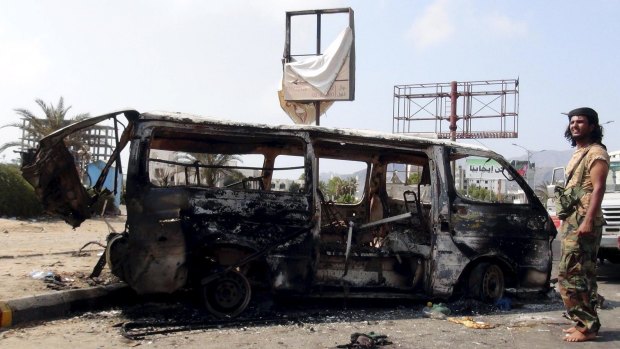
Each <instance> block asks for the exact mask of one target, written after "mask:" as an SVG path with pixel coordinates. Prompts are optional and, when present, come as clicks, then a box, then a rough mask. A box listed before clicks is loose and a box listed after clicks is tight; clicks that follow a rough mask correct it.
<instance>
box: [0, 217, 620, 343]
mask: <svg viewBox="0 0 620 349" xmlns="http://www.w3.org/2000/svg"><path fill="white" fill-rule="evenodd" d="M124 218H125V217H123V216H120V217H111V218H107V219H105V220H104V219H102V218H97V219H94V220H90V221H86V222H84V223H83V225H82V226H81V227H79V228H78V229H76V230H72V229H71V227H69V226H68V225H67V224H65V223H64V222H62V221H57V220H29V221H20V220H15V219H0V246H1V247H0V300H9V299H15V298H20V297H25V296H30V295H38V294H43V293H48V292H56V290H58V289H68V288H81V287H87V286H89V285H93V284H107V283H110V282H114V281H115V280H114V278H112V277H111V275H110V274H109V272H108V270H107V268H106V269H104V272H103V274H102V276H101V277H100V278H99V279H97V280H95V281H92V280H89V279H88V277H87V276H88V275H89V274H90V272H91V271H92V268H93V266H94V265H95V263H96V262H97V260H98V258H99V255H100V253H101V252H102V251H103V248H102V247H100V246H99V245H97V244H91V245H89V246H87V247H86V248H85V251H86V252H85V253H81V254H77V253H76V252H77V251H79V250H80V248H82V247H83V246H84V245H86V244H87V243H89V242H98V243H101V244H104V243H105V238H106V236H107V235H108V233H109V232H110V231H111V230H112V229H113V230H114V231H122V229H123V226H124ZM618 269H620V268H617V266H609V265H606V266H602V268H601V269H599V270H600V272H599V275H601V270H602V273H603V276H602V277H601V278H600V279H601V281H600V283H599V289H600V291H601V293H602V294H603V295H605V297H606V298H607V306H606V308H605V309H602V310H601V311H600V317H601V320H602V322H603V329H602V331H601V333H600V334H599V338H598V339H597V341H595V342H591V343H587V344H586V346H587V347H588V348H618V347H620V284H619V280H620V277H619V276H620V275H618V274H620V273H619V272H618ZM46 273H47V274H48V275H50V276H48V278H47V279H45V278H37V277H39V276H41V275H45V274H46ZM188 304H190V305H191V304H192V303H191V302H186V300H184V299H183V296H181V298H176V299H172V300H171V301H168V302H160V301H157V302H155V301H154V300H152V299H143V300H142V301H140V302H139V303H136V304H130V305H126V306H122V307H119V306H114V307H110V308H109V309H104V310H100V311H93V312H87V313H82V314H75V315H74V316H72V317H70V318H66V319H59V320H54V321H47V322H42V323H37V324H29V325H28V326H20V327H16V328H11V329H8V330H3V331H0V347H1V348H3V349H5V348H26V349H30V348H56V347H68V346H75V347H79V348H110V347H120V348H123V347H138V346H148V347H150V348H171V347H172V348H205V347H206V348H226V349H231V348H335V347H337V346H338V345H344V344H348V343H350V336H351V334H353V333H356V332H360V333H370V332H375V333H376V334H385V335H387V336H388V337H387V339H388V340H389V341H390V342H391V343H392V344H389V345H387V346H384V347H382V348H439V347H454V348H496V347H506V348H528V349H531V348H549V347H553V348H557V347H560V348H563V347H566V348H568V347H575V346H576V345H574V344H572V345H571V344H568V343H565V342H562V333H561V329H562V328H564V327H567V326H568V325H569V322H568V321H567V320H565V319H564V318H563V317H562V312H563V307H562V304H561V301H560V299H559V298H557V297H556V296H554V295H553V292H552V293H551V297H544V298H543V299H535V300H525V301H524V300H514V301H513V303H512V309H511V310H504V311H500V310H497V309H495V308H491V307H483V306H480V305H477V304H473V303H467V302H465V301H457V302H453V303H449V304H448V306H449V307H450V308H451V309H453V310H455V311H458V312H459V313H458V314H457V316H459V317H460V316H465V315H467V316H471V317H472V318H473V319H474V320H475V321H478V322H484V323H485V324H489V325H492V327H493V328H490V329H474V328H470V327H466V326H465V325H463V324H458V323H454V322H450V321H447V320H437V319H429V318H426V317H424V316H423V312H422V308H423V306H424V304H423V303H405V302H390V303H387V304H385V303H378V302H375V301H372V300H368V301H364V302H358V303H355V304H352V303H349V304H347V306H345V305H344V303H343V302H338V301H336V302H330V303H324V302H312V305H307V304H306V303H305V302H292V303H283V304H279V305H277V306H275V307H273V308H270V310H269V311H267V312H266V314H267V315H268V316H273V317H274V318H276V319H280V320H283V321H282V322H281V323H279V324H271V325H251V324H232V325H220V326H215V328H214V329H207V330H205V329H195V330H193V331H188V330H187V328H185V331H173V332H170V333H165V334H156V335H147V336H145V337H144V338H142V339H137V340H136V339H128V338H126V337H124V336H122V335H121V325H122V324H124V323H128V322H134V323H135V322H141V321H147V322H151V323H152V322H154V321H167V320H175V321H177V322H178V321H190V322H194V321H196V320H201V321H202V322H201V323H202V324H205V323H206V324H209V321H210V320H209V318H208V317H205V315H204V314H203V313H202V312H201V310H199V309H192V308H191V307H188ZM257 314H258V312H257ZM267 315H266V316H267ZM205 319H206V320H205ZM194 326H196V325H195V324H194Z"/></svg>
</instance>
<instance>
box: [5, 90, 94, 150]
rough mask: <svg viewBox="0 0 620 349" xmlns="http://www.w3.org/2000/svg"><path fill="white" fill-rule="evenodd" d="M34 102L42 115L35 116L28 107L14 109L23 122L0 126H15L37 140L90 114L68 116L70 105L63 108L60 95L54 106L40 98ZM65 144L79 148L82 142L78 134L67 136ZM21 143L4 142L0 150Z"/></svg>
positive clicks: (18, 145)
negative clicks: (41, 111)
mask: <svg viewBox="0 0 620 349" xmlns="http://www.w3.org/2000/svg"><path fill="white" fill-rule="evenodd" d="M35 102H36V103H37V104H38V105H39V107H41V109H42V110H43V117H37V116H36V115H35V114H33V113H32V112H30V111H29V110H28V109H23V108H18V109H14V110H15V112H17V114H18V115H19V116H21V118H22V120H24V122H14V123H10V124H6V125H3V126H0V128H4V127H17V128H19V129H20V130H22V131H23V132H24V133H25V134H27V135H28V137H29V138H30V139H33V140H36V141H39V140H41V138H43V137H45V136H47V135H49V134H50V133H52V132H54V131H56V130H58V129H61V128H63V127H65V126H67V125H69V124H71V123H74V122H76V121H80V120H84V119H87V118H89V117H90V114H88V113H82V114H78V115H74V116H73V117H68V116H67V113H68V112H69V109H71V106H69V107H66V108H65V103H64V99H63V98H62V97H60V99H59V100H58V103H57V104H56V106H54V104H52V103H50V104H49V105H47V104H45V102H44V101H43V100H42V99H36V100H35ZM65 144H67V146H69V147H72V148H74V149H79V148H82V147H83V142H82V140H81V137H80V136H79V135H76V136H73V137H67V139H65ZM21 145H22V143H21V142H19V141H11V142H6V143H4V144H2V145H0V152H2V151H4V150H6V149H7V148H11V147H20V146H21Z"/></svg>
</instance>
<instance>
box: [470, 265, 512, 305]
mask: <svg viewBox="0 0 620 349" xmlns="http://www.w3.org/2000/svg"><path fill="white" fill-rule="evenodd" d="M504 287H505V286H504V272H503V271H502V268H500V267H499V266H497V265H496V264H493V263H480V264H478V265H477V266H476V267H475V268H474V269H473V270H472V271H471V273H470V274H469V293H470V295H471V296H472V297H473V298H475V299H478V300H481V301H483V302H492V303H495V302H496V301H497V300H498V299H500V298H502V297H503V296H504Z"/></svg>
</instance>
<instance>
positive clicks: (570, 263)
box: [558, 144, 609, 333]
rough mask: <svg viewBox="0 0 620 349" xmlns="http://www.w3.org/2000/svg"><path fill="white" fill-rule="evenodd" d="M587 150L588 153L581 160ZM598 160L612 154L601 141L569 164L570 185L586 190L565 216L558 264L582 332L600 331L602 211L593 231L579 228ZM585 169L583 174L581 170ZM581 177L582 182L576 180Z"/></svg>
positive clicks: (568, 307) (567, 302)
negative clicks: (598, 269) (598, 262)
mask: <svg viewBox="0 0 620 349" xmlns="http://www.w3.org/2000/svg"><path fill="white" fill-rule="evenodd" d="M584 151H588V154H587V155H586V156H585V158H584V159H583V161H584V164H583V165H580V164H579V159H580V158H581V155H582V154H583V152H584ZM595 160H603V161H605V162H607V164H608V165H609V155H608V154H607V152H606V151H605V149H604V148H603V147H601V146H599V145H598V144H593V145H591V146H589V147H586V148H581V149H578V150H576V151H575V153H574V154H573V157H572V158H571V160H570V162H569V163H568V166H567V168H566V171H567V173H570V172H571V171H573V169H575V173H574V174H573V176H572V178H571V181H570V182H569V183H567V187H572V186H575V185H581V187H582V188H583V189H584V191H585V194H584V195H583V197H582V198H581V201H580V205H579V206H578V208H577V211H576V212H574V213H573V214H571V215H570V216H568V217H567V218H566V220H565V221H564V222H563V223H562V226H561V227H560V234H561V237H562V257H561V258H560V265H559V274H558V281H559V288H560V294H561V295H562V300H563V301H564V306H565V307H566V310H567V313H568V315H569V316H570V318H571V319H572V320H573V321H575V322H577V329H578V330H580V331H581V332H594V333H596V332H598V330H599V328H600V327H601V323H600V321H599V318H598V315H597V313H596V305H597V295H598V293H597V289H598V287H597V284H596V254H597V253H598V248H599V246H600V244H601V233H602V226H603V222H604V221H603V213H602V211H600V210H599V212H597V214H596V218H595V219H594V227H593V229H592V234H589V235H586V236H584V235H582V236H579V235H577V228H578V227H579V224H580V223H581V222H582V221H583V218H584V216H585V214H586V211H587V209H588V206H589V203H590V197H591V193H592V189H593V186H592V181H591V180H590V171H589V169H590V168H591V166H592V164H593V163H594V161H595ZM582 170H583V171H585V172H584V173H583V175H582V174H581V173H580V172H582ZM580 178H581V183H577V182H578V181H579V179H580Z"/></svg>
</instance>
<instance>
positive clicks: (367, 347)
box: [336, 331, 392, 349]
mask: <svg viewBox="0 0 620 349" xmlns="http://www.w3.org/2000/svg"><path fill="white" fill-rule="evenodd" d="M389 344H392V342H390V341H388V339H387V335H384V334H378V333H375V332H372V331H371V332H368V333H359V332H355V333H353V334H352V335H351V343H349V344H341V345H338V346H336V348H355V349H358V348H359V349H373V348H377V347H379V346H384V345H389Z"/></svg>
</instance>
